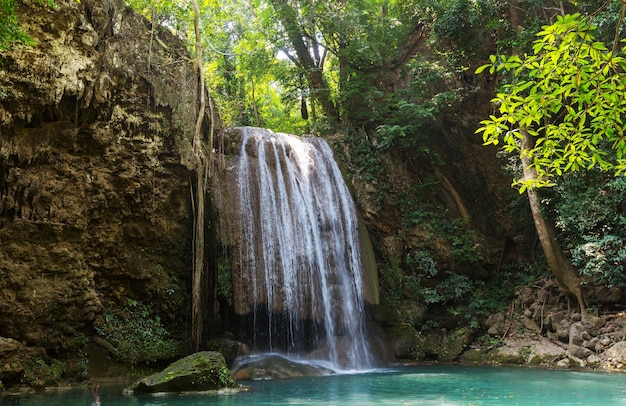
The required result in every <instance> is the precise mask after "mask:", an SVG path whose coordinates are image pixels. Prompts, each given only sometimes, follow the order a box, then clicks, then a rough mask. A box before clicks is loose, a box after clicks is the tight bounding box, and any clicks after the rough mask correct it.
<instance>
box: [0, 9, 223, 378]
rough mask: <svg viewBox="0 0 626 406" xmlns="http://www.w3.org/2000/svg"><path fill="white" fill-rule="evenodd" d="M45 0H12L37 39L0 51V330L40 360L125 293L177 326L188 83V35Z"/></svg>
mask: <svg viewBox="0 0 626 406" xmlns="http://www.w3.org/2000/svg"><path fill="white" fill-rule="evenodd" d="M55 5H56V7H55V8H50V7H48V6H46V5H40V4H39V3H37V2H25V3H24V4H22V3H20V4H19V6H18V8H17V10H16V11H17V14H18V18H19V21H20V24H21V26H22V29H23V30H24V31H25V32H26V33H28V34H29V35H30V36H31V38H32V39H33V40H34V44H33V45H30V46H22V45H14V46H12V47H11V48H10V49H9V50H7V51H4V52H2V53H0V69H1V70H0V336H2V337H5V338H7V339H14V340H17V341H18V342H20V343H21V344H22V345H24V346H26V348H39V349H40V350H39V351H38V354H40V355H39V356H41V357H42V358H43V360H44V361H45V362H46V363H48V364H51V363H52V360H53V359H63V360H71V359H76V358H81V357H86V353H85V352H84V350H85V345H86V344H87V343H88V342H89V341H90V338H91V337H95V334H96V331H95V328H97V327H98V326H99V325H101V324H102V323H103V322H104V319H103V314H104V313H105V312H106V311H107V309H112V308H119V307H123V306H124V305H126V303H127V302H128V301H129V300H135V301H140V302H142V303H144V304H145V305H146V306H148V308H149V309H150V312H151V314H150V315H149V317H156V316H159V318H160V320H161V321H162V322H163V324H164V325H165V326H166V327H167V328H168V330H170V331H171V332H172V334H174V335H175V336H176V338H179V339H185V334H186V333H185V328H186V325H185V320H186V317H187V316H186V306H185V304H184V303H185V301H186V296H187V294H186V292H187V285H188V283H189V279H190V276H189V269H190V266H191V258H190V257H191V248H190V247H191V221H192V213H191V203H190V192H189V190H190V186H189V183H190V178H191V171H190V170H189V167H190V165H189V162H188V160H187V158H186V157H187V156H188V150H189V148H188V146H189V141H188V139H189V136H190V135H191V134H192V132H193V128H194V124H195V116H196V105H195V102H194V101H195V100H196V93H197V88H196V86H197V85H196V83H197V81H196V76H195V73H194V70H193V66H192V63H191V61H190V60H189V58H188V57H187V51H186V49H185V47H184V45H183V44H182V43H181V42H180V41H179V40H178V39H177V38H175V37H174V36H173V35H172V34H170V33H169V32H167V31H164V30H162V29H158V28H155V30H154V33H152V34H153V35H154V41H152V42H151V41H150V37H151V29H152V26H151V24H150V23H149V22H148V21H147V20H145V19H144V18H143V17H141V16H138V15H136V14H135V13H133V12H132V11H131V10H130V9H128V8H126V7H125V6H124V4H123V2H122V1H118V0H104V1H99V0H98V1H97V0H83V1H81V2H76V1H73V0H67V1H64V0H57V1H55ZM205 122H208V120H205ZM207 125H208V123H207ZM218 126H219V125H218ZM4 361H6V359H3V354H0V380H3V381H5V382H7V381H9V382H10V381H12V380H19V379H20V376H19V371H20V368H13V369H12V371H8V370H6V369H3V367H2V365H3V362H4ZM16 371H17V372H16ZM83 372H84V371H83ZM79 373H82V372H81V371H79V370H74V371H69V370H68V371H66V375H68V376H70V377H71V376H72V374H79ZM47 383H49V382H43V384H47Z"/></svg>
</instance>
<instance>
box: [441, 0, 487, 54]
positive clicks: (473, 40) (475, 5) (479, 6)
mask: <svg viewBox="0 0 626 406" xmlns="http://www.w3.org/2000/svg"><path fill="white" fill-rule="evenodd" d="M436 4H437V6H436V8H437V14H438V17H437V18H436V20H435V22H434V23H433V33H434V37H435V39H436V40H438V41H445V42H448V43H449V44H450V45H451V46H452V48H453V50H454V59H456V62H457V63H459V64H462V63H468V62H469V61H470V60H471V59H472V58H475V57H476V54H478V55H480V54H482V53H483V52H484V50H485V47H484V43H485V39H486V38H488V35H485V31H486V30H485V22H489V21H491V20H493V19H494V18H495V17H496V16H497V15H498V13H497V12H498V2H497V1H493V0H477V1H474V0H452V1H440V2H436ZM488 27H489V26H488ZM481 34H482V35H481Z"/></svg>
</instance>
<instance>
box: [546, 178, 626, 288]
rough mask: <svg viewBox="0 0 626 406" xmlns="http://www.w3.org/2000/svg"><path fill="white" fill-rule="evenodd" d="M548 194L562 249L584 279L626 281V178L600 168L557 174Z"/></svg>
mask: <svg viewBox="0 0 626 406" xmlns="http://www.w3.org/2000/svg"><path fill="white" fill-rule="evenodd" d="M552 192H553V195H552V197H551V199H549V211H548V214H551V215H553V216H554V217H555V219H556V225H557V227H558V228H559V230H560V237H561V241H562V243H563V246H564V248H566V249H568V250H569V251H571V253H572V263H573V265H575V266H577V267H578V268H579V272H580V273H581V274H582V275H584V276H586V277H588V278H589V283H591V284H597V285H605V286H608V287H615V286H616V287H623V286H625V285H626V270H625V269H624V265H623V264H624V263H626V261H625V260H626V179H625V178H623V177H618V178H615V177H612V176H609V175H608V174H606V173H601V172H599V171H587V172H584V173H580V174H570V175H568V176H564V177H562V178H560V179H559V182H558V186H557V187H555V188H554V190H553V191H552Z"/></svg>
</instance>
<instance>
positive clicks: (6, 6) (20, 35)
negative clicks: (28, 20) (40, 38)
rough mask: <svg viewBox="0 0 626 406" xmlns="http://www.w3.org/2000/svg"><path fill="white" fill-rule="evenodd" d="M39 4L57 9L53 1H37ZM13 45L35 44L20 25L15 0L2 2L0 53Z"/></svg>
mask: <svg viewBox="0 0 626 406" xmlns="http://www.w3.org/2000/svg"><path fill="white" fill-rule="evenodd" d="M37 3H39V4H47V5H48V6H49V7H52V8H54V7H55V5H54V1H53V0H37ZM12 43H19V44H24V45H33V44H34V42H33V40H32V38H31V37H30V36H29V35H28V34H26V33H25V32H24V31H22V30H21V29H20V27H19V25H18V19H17V16H16V15H15V0H0V51H2V50H5V49H7V48H8V47H9V45H11V44H12Z"/></svg>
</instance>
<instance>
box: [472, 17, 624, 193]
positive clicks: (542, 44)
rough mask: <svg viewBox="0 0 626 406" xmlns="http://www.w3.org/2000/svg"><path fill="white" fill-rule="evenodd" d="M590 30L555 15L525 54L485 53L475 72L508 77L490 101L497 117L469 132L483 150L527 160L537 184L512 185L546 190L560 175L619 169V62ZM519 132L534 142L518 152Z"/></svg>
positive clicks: (582, 22) (520, 182)
mask: <svg viewBox="0 0 626 406" xmlns="http://www.w3.org/2000/svg"><path fill="white" fill-rule="evenodd" d="M594 31H595V27H594V26H592V25H590V24H589V23H588V22H587V20H585V19H584V18H583V17H582V16H581V15H580V14H574V15H566V16H563V17H561V16H559V17H558V19H557V21H556V22H555V23H554V24H552V25H546V26H544V27H543V30H542V31H540V32H539V33H538V34H537V36H538V39H537V40H536V41H535V44H534V47H533V54H532V55H523V56H518V55H514V56H511V57H507V56H503V55H500V56H496V55H492V56H491V57H490V59H491V63H490V64H487V65H484V66H482V67H480V68H479V69H477V71H476V73H480V72H482V71H483V70H485V69H489V71H490V73H492V74H493V73H496V72H498V73H503V74H509V75H511V77H512V79H511V82H510V83H507V84H505V85H504V86H503V89H502V91H501V92H500V93H498V95H497V96H496V98H494V99H493V100H492V101H493V102H494V103H496V105H497V108H498V111H499V113H500V115H499V116H495V115H492V116H490V117H489V119H487V120H483V121H481V124H482V126H481V127H480V128H479V129H478V130H477V133H478V132H482V133H483V140H484V142H485V144H486V145H489V144H493V145H498V144H500V143H503V146H502V148H503V149H504V150H505V151H507V152H515V153H517V154H524V155H526V156H528V157H530V158H531V159H532V164H531V165H532V167H533V168H534V169H535V170H536V171H537V174H538V179H537V180H518V181H516V184H518V185H520V186H521V188H520V190H521V191H524V190H525V188H526V187H528V186H552V185H554V177H555V176H558V175H561V174H562V173H564V172H568V171H578V170H581V169H584V168H593V167H597V168H601V169H603V170H613V171H614V172H615V173H616V174H620V173H622V172H624V170H626V156H624V155H625V153H626V137H625V136H624V123H623V118H624V116H626V98H624V97H622V95H623V94H626V59H624V58H623V57H622V56H619V55H618V54H617V52H616V51H618V47H617V42H616V43H615V47H614V48H613V49H608V48H607V47H606V45H604V44H603V43H602V42H599V41H596V40H595V37H594V35H593V33H594ZM622 42H623V40H622ZM522 131H526V132H527V133H528V134H529V135H530V136H532V137H534V138H535V146H534V147H533V148H531V149H529V150H524V151H522V150H521V148H520V144H519V141H520V140H521V139H522V138H523V134H522Z"/></svg>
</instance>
